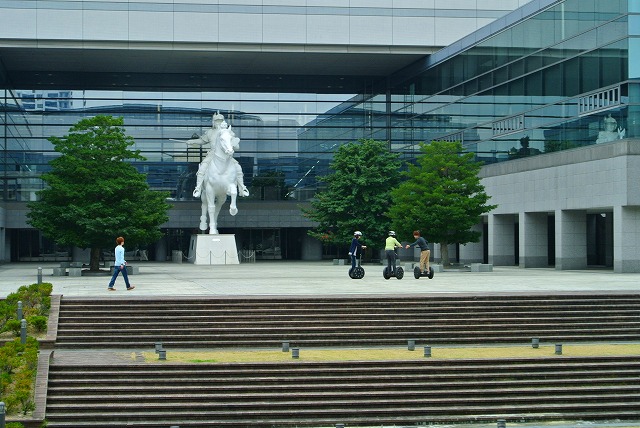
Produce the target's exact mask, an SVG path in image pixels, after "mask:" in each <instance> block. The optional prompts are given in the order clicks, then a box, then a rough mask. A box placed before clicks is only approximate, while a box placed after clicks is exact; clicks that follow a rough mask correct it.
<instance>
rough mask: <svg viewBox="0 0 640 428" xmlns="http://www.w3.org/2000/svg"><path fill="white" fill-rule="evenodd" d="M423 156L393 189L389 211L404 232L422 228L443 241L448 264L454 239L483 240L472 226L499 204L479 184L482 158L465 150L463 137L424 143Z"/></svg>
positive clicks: (461, 241) (463, 241) (462, 241)
mask: <svg viewBox="0 0 640 428" xmlns="http://www.w3.org/2000/svg"><path fill="white" fill-rule="evenodd" d="M420 149H421V151H422V155H420V156H419V157H418V159H417V164H416V165H410V166H409V170H408V171H407V172H406V174H405V175H406V176H407V178H408V179H407V180H406V181H404V182H403V183H402V184H400V186H398V187H397V188H396V189H394V190H393V191H392V198H393V205H391V207H390V208H389V210H388V215H389V216H390V217H391V218H392V219H393V227H394V229H395V230H396V231H397V232H398V233H399V236H411V234H412V232H413V230H416V229H418V230H420V231H422V233H423V235H424V236H426V238H427V239H428V240H429V241H431V242H438V243H440V249H441V254H442V262H443V264H445V265H448V264H449V252H448V249H447V246H448V245H449V244H455V243H459V244H466V243H467V242H478V240H479V239H480V233H479V232H477V231H473V230H471V228H472V227H473V226H474V225H476V224H477V223H478V222H479V221H480V216H481V215H482V214H484V213H487V212H489V211H491V210H492V209H494V208H495V207H496V206H497V205H488V204H487V202H488V200H489V196H488V195H487V194H486V193H485V191H484V186H482V184H481V183H480V178H479V177H478V173H479V172H480V168H481V167H482V163H481V162H476V161H474V159H473V158H474V155H473V153H463V149H462V144H461V143H458V142H444V141H434V142H432V143H431V144H421V146H420Z"/></svg>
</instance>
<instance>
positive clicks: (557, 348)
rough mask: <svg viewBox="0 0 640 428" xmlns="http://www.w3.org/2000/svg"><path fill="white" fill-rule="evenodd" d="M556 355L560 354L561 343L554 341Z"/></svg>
mask: <svg viewBox="0 0 640 428" xmlns="http://www.w3.org/2000/svg"><path fill="white" fill-rule="evenodd" d="M556 355H562V344H561V343H556Z"/></svg>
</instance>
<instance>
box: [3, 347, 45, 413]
mask: <svg viewBox="0 0 640 428" xmlns="http://www.w3.org/2000/svg"><path fill="white" fill-rule="evenodd" d="M38 347H39V343H38V341H37V340H36V339H35V338H33V337H27V342H26V343H25V344H22V343H20V339H15V340H14V341H12V342H8V343H6V344H5V345H4V346H3V347H2V348H0V370H2V376H1V377H0V382H1V383H2V386H3V389H2V397H0V401H4V403H5V407H6V409H5V410H6V413H7V414H16V413H18V412H19V413H22V414H23V415H26V414H27V413H29V412H31V411H33V410H34V409H35V401H34V390H35V380H36V373H37V367H38Z"/></svg>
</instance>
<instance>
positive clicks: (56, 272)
mask: <svg viewBox="0 0 640 428" xmlns="http://www.w3.org/2000/svg"><path fill="white" fill-rule="evenodd" d="M66 274H67V268H66V267H54V268H53V276H65V275H66Z"/></svg>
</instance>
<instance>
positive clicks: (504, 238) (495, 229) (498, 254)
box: [489, 214, 516, 266]
mask: <svg viewBox="0 0 640 428" xmlns="http://www.w3.org/2000/svg"><path fill="white" fill-rule="evenodd" d="M514 230H515V216H514V215H513V214H506V215H505V214H494V215H490V216H489V263H490V264H493V265H494V266H514V265H515V264H516V251H515V244H514V242H515V232H514Z"/></svg>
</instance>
